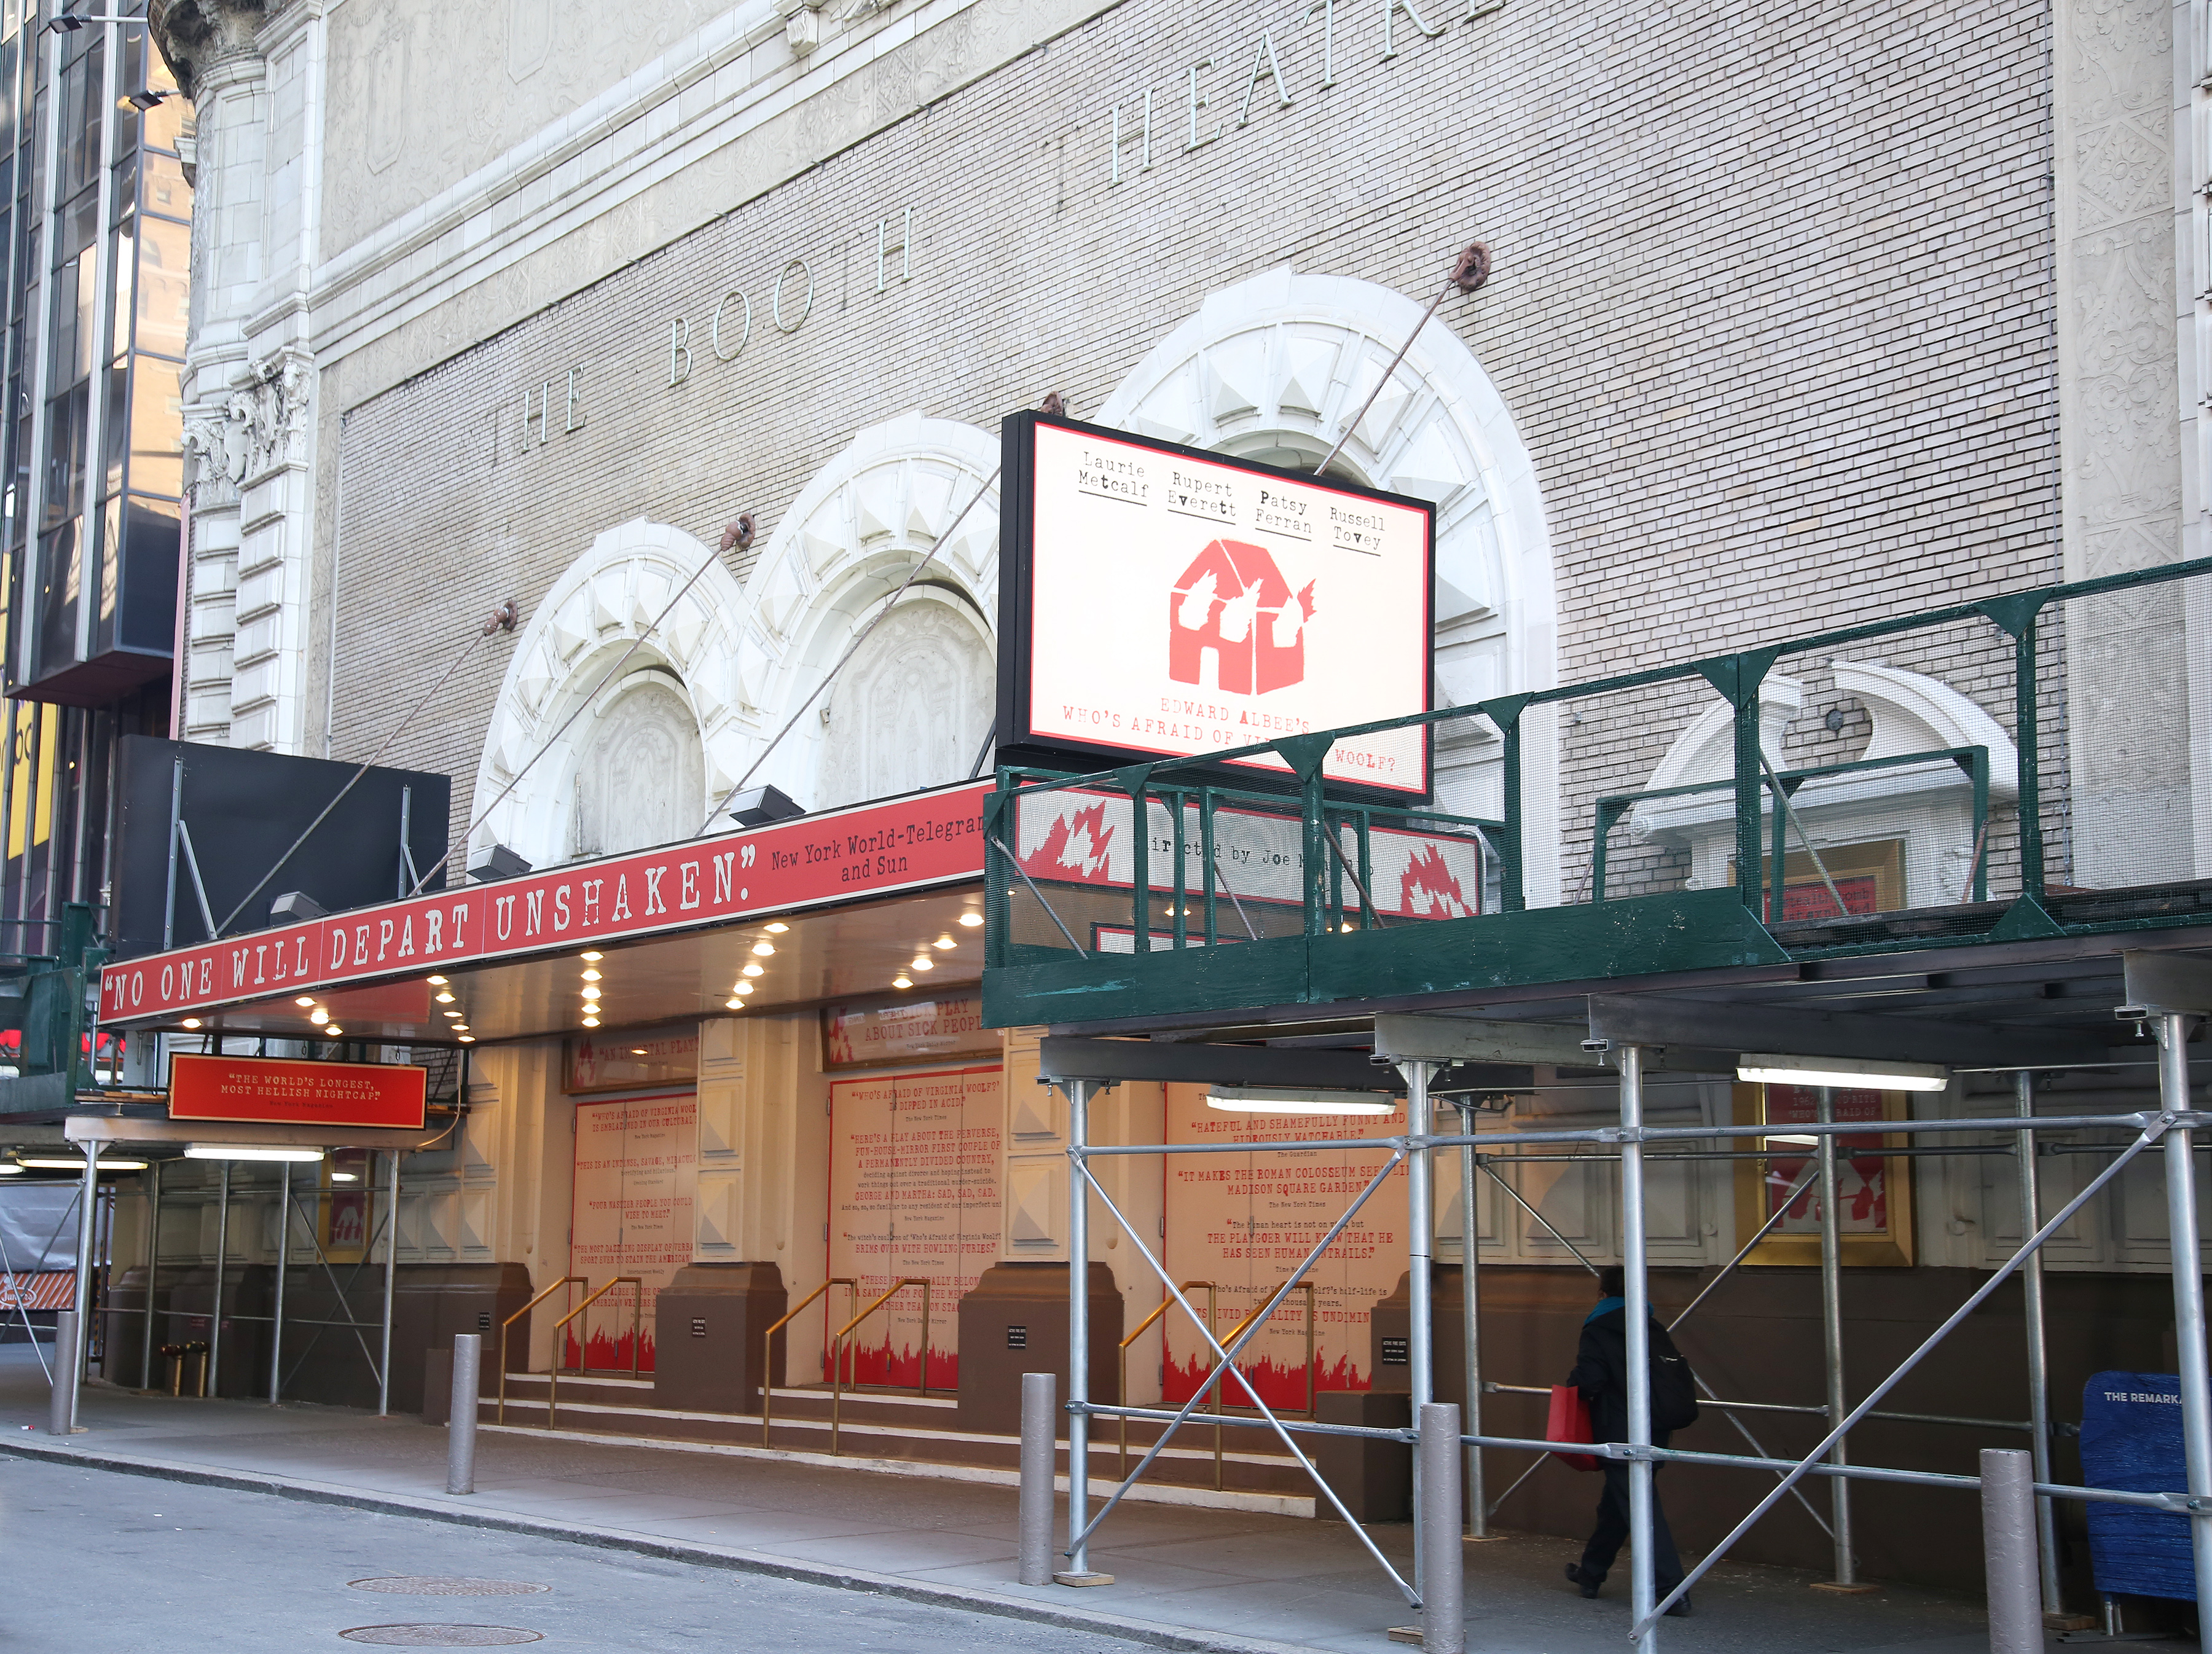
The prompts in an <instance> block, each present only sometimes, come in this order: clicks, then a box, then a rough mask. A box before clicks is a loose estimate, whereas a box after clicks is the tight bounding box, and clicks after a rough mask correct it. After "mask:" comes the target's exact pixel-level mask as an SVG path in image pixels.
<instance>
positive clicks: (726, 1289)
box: [653, 1263, 837, 1413]
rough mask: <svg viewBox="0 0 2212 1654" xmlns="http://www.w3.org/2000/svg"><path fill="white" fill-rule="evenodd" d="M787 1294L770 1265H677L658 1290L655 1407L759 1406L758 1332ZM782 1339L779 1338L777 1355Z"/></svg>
mask: <svg viewBox="0 0 2212 1654" xmlns="http://www.w3.org/2000/svg"><path fill="white" fill-rule="evenodd" d="M831 1296H832V1297H833V1298H836V1296H837V1294H835V1293H833V1294H832V1295H831ZM789 1297H790V1295H789V1294H788V1293H787V1292H785V1291H784V1287H783V1272H782V1271H781V1270H780V1269H778V1268H776V1266H775V1264H773V1263H692V1264H687V1265H685V1266H684V1268H681V1269H678V1271H677V1272H676V1278H675V1279H674V1280H671V1282H670V1283H669V1284H668V1285H667V1286H664V1287H662V1288H661V1289H660V1296H659V1300H658V1307H657V1310H656V1311H655V1313H656V1316H657V1320H656V1323H655V1325H654V1328H653V1405H654V1406H655V1407H666V1408H680V1409H683V1410H685V1411H689V1412H700V1413H751V1412H754V1411H756V1410H757V1408H759V1406H760V1396H761V1381H762V1377H763V1374H764V1373H765V1372H766V1371H768V1370H769V1369H768V1367H767V1365H766V1362H767V1347H766V1341H765V1340H764V1339H763V1334H764V1333H765V1332H766V1331H767V1330H768V1329H769V1328H770V1327H771V1326H773V1325H775V1323H777V1322H778V1321H780V1320H781V1319H782V1318H783V1312H784V1310H785V1309H786V1308H787V1305H788V1303H789ZM810 1313H811V1312H810ZM793 1324H794V1325H796V1324H797V1323H793ZM784 1338H785V1335H783V1334H781V1333H778V1334H777V1335H776V1337H775V1341H776V1346H777V1353H778V1354H781V1353H782V1346H783V1343H784Z"/></svg>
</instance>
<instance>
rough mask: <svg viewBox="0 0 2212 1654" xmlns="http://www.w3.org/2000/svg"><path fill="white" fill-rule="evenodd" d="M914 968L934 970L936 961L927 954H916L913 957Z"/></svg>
mask: <svg viewBox="0 0 2212 1654" xmlns="http://www.w3.org/2000/svg"><path fill="white" fill-rule="evenodd" d="M914 968H915V970H936V969H937V961H936V960H934V959H933V958H930V957H929V955H927V953H917V954H915V956H914Z"/></svg>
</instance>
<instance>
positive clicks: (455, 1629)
mask: <svg viewBox="0 0 2212 1654" xmlns="http://www.w3.org/2000/svg"><path fill="white" fill-rule="evenodd" d="M338 1635H339V1636H341V1637H343V1638H344V1639H346V1641H348V1642H349V1643H380V1644H382V1645H384V1646H385V1647H386V1648H501V1647H504V1646H505V1645H507V1644H509V1643H538V1642H543V1641H544V1640H545V1639H544V1638H543V1637H541V1636H539V1635H538V1633H536V1632H534V1631H517V1630H516V1629H515V1628H514V1627H513V1626H356V1627H354V1628H353V1629H352V1630H351V1631H341V1632H340V1633H338Z"/></svg>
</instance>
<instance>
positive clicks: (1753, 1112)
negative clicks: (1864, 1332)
mask: <svg viewBox="0 0 2212 1654" xmlns="http://www.w3.org/2000/svg"><path fill="white" fill-rule="evenodd" d="M1833 1095H1834V1099H1835V1104H1834V1106H1835V1113H1836V1119H1837V1120H1838V1122H1851V1121H1857V1120H1863V1121H1865V1122H1868V1123H1869V1126H1875V1127H1878V1126H1879V1125H1880V1123H1881V1122H1883V1121H1888V1120H1905V1119H1909V1118H1911V1101H1912V1100H1911V1096H1910V1095H1909V1094H1908V1093H1906V1092H1877V1091H1859V1090H1850V1091H1838V1092H1835V1093H1834V1094H1833ZM1819 1108H1820V1097H1819V1093H1818V1092H1816V1091H1815V1090H1814V1088H1813V1087H1812V1086H1809V1085H1737V1086H1736V1087H1735V1123H1736V1124H1738V1125H1746V1126H1754V1125H1758V1126H1764V1125H1771V1126H1773V1127H1775V1128H1777V1130H1778V1132H1781V1133H1787V1132H1788V1131H1789V1130H1790V1128H1791V1127H1792V1126H1802V1125H1807V1124H1810V1123H1811V1122H1813V1121H1814V1120H1815V1119H1816V1118H1817V1117H1818V1110H1819ZM1765 1141H1766V1143H1767V1144H1769V1145H1771V1146H1775V1147H1782V1145H1772V1144H1771V1139H1770V1140H1765ZM1904 1146H1905V1134H1904V1133H1902V1132H1883V1131H1880V1130H1878V1129H1876V1130H1870V1131H1869V1132H1867V1133H1866V1134H1863V1135H1860V1134H1846V1135H1844V1136H1843V1137H1840V1138H1838V1140H1837V1143H1836V1204H1837V1207H1838V1216H1839V1223H1838V1230H1839V1234H1838V1239H1839V1240H1840V1241H1841V1243H1842V1262H1843V1263H1844V1267H1846V1268H1869V1267H1872V1268H1905V1267H1906V1266H1909V1265H1910V1264H1911V1262H1912V1194H1913V1190H1912V1162H1911V1159H1910V1158H1907V1157H1905V1156H1904V1155H1899V1154H1891V1153H1887V1152H1884V1151H1886V1150H1891V1149H1899V1148H1903V1147H1904ZM1789 1147H1790V1149H1791V1150H1792V1151H1793V1152H1791V1153H1790V1154H1784V1155H1778V1157H1777V1158H1774V1159H1771V1160H1738V1161H1737V1162H1736V1163H1735V1229H1736V1236H1735V1244H1736V1245H1737V1246H1738V1247H1741V1246H1742V1245H1744V1244H1746V1243H1747V1241H1749V1240H1750V1239H1751V1237H1753V1235H1754V1234H1756V1233H1758V1232H1759V1225H1761V1224H1763V1223H1765V1221H1766V1220H1767V1219H1769V1218H1771V1217H1772V1216H1773V1215H1774V1212H1775V1208H1776V1207H1777V1206H1778V1205H1779V1204H1780V1203H1781V1202H1782V1201H1783V1200H1784V1197H1786V1196H1790V1190H1791V1189H1792V1188H1793V1187H1795V1185H1796V1183H1797V1181H1798V1179H1799V1178H1801V1177H1804V1176H1805V1174H1806V1173H1807V1172H1808V1171H1810V1170H1811V1168H1812V1165H1813V1162H1814V1149H1813V1147H1812V1146H1810V1145H1809V1144H1808V1145H1805V1146H1802V1148H1801V1147H1800V1146H1797V1145H1790V1146H1789ZM1744 1262H1745V1264H1746V1265H1747V1266H1749V1265H1753V1264H1795V1265H1810V1266H1813V1267H1815V1268H1817V1267H1818V1266H1819V1264H1820V1179H1819V1178H1818V1177H1814V1178H1813V1180H1812V1181H1811V1182H1809V1183H1807V1184H1806V1186H1805V1188H1804V1189H1802V1191H1801V1192H1799V1193H1798V1194H1797V1195H1795V1196H1794V1197H1790V1200H1789V1210H1788V1213H1786V1214H1785V1215H1784V1218H1783V1219H1782V1221H1781V1222H1779V1223H1778V1224H1777V1225H1775V1226H1774V1229H1773V1231H1771V1233H1770V1234H1769V1235H1768V1236H1767V1237H1766V1238H1765V1240H1763V1241H1761V1242H1759V1244H1758V1245H1757V1246H1755V1247H1753V1249H1752V1252H1751V1256H1749V1257H1747V1258H1746V1259H1745V1260H1744Z"/></svg>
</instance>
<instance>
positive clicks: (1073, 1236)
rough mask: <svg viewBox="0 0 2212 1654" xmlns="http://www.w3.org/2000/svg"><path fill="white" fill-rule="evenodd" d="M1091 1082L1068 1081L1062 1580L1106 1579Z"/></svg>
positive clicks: (1074, 1582)
mask: <svg viewBox="0 0 2212 1654" xmlns="http://www.w3.org/2000/svg"><path fill="white" fill-rule="evenodd" d="M1090 1140H1091V1082H1090V1081H1088V1080H1085V1079H1071V1080H1069V1081H1068V1082H1067V1154H1068V1159H1067V1566H1066V1570H1065V1571H1063V1572H1060V1573H1056V1574H1054V1576H1053V1578H1054V1579H1056V1580H1058V1581H1059V1582H1060V1584H1063V1585H1101V1584H1111V1583H1112V1577H1111V1576H1110V1575H1106V1574H1099V1573H1093V1572H1091V1535H1090V1522H1089V1517H1090V1511H1091V1415H1090V1414H1089V1413H1087V1412H1085V1411H1084V1409H1085V1408H1086V1407H1087V1406H1088V1405H1089V1403H1090V1401H1091V1190H1090V1186H1089V1184H1088V1183H1086V1182H1085V1179H1084V1175H1083V1171H1084V1168H1083V1159H1082V1153H1083V1151H1084V1150H1085V1148H1086V1147H1088V1146H1090Z"/></svg>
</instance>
